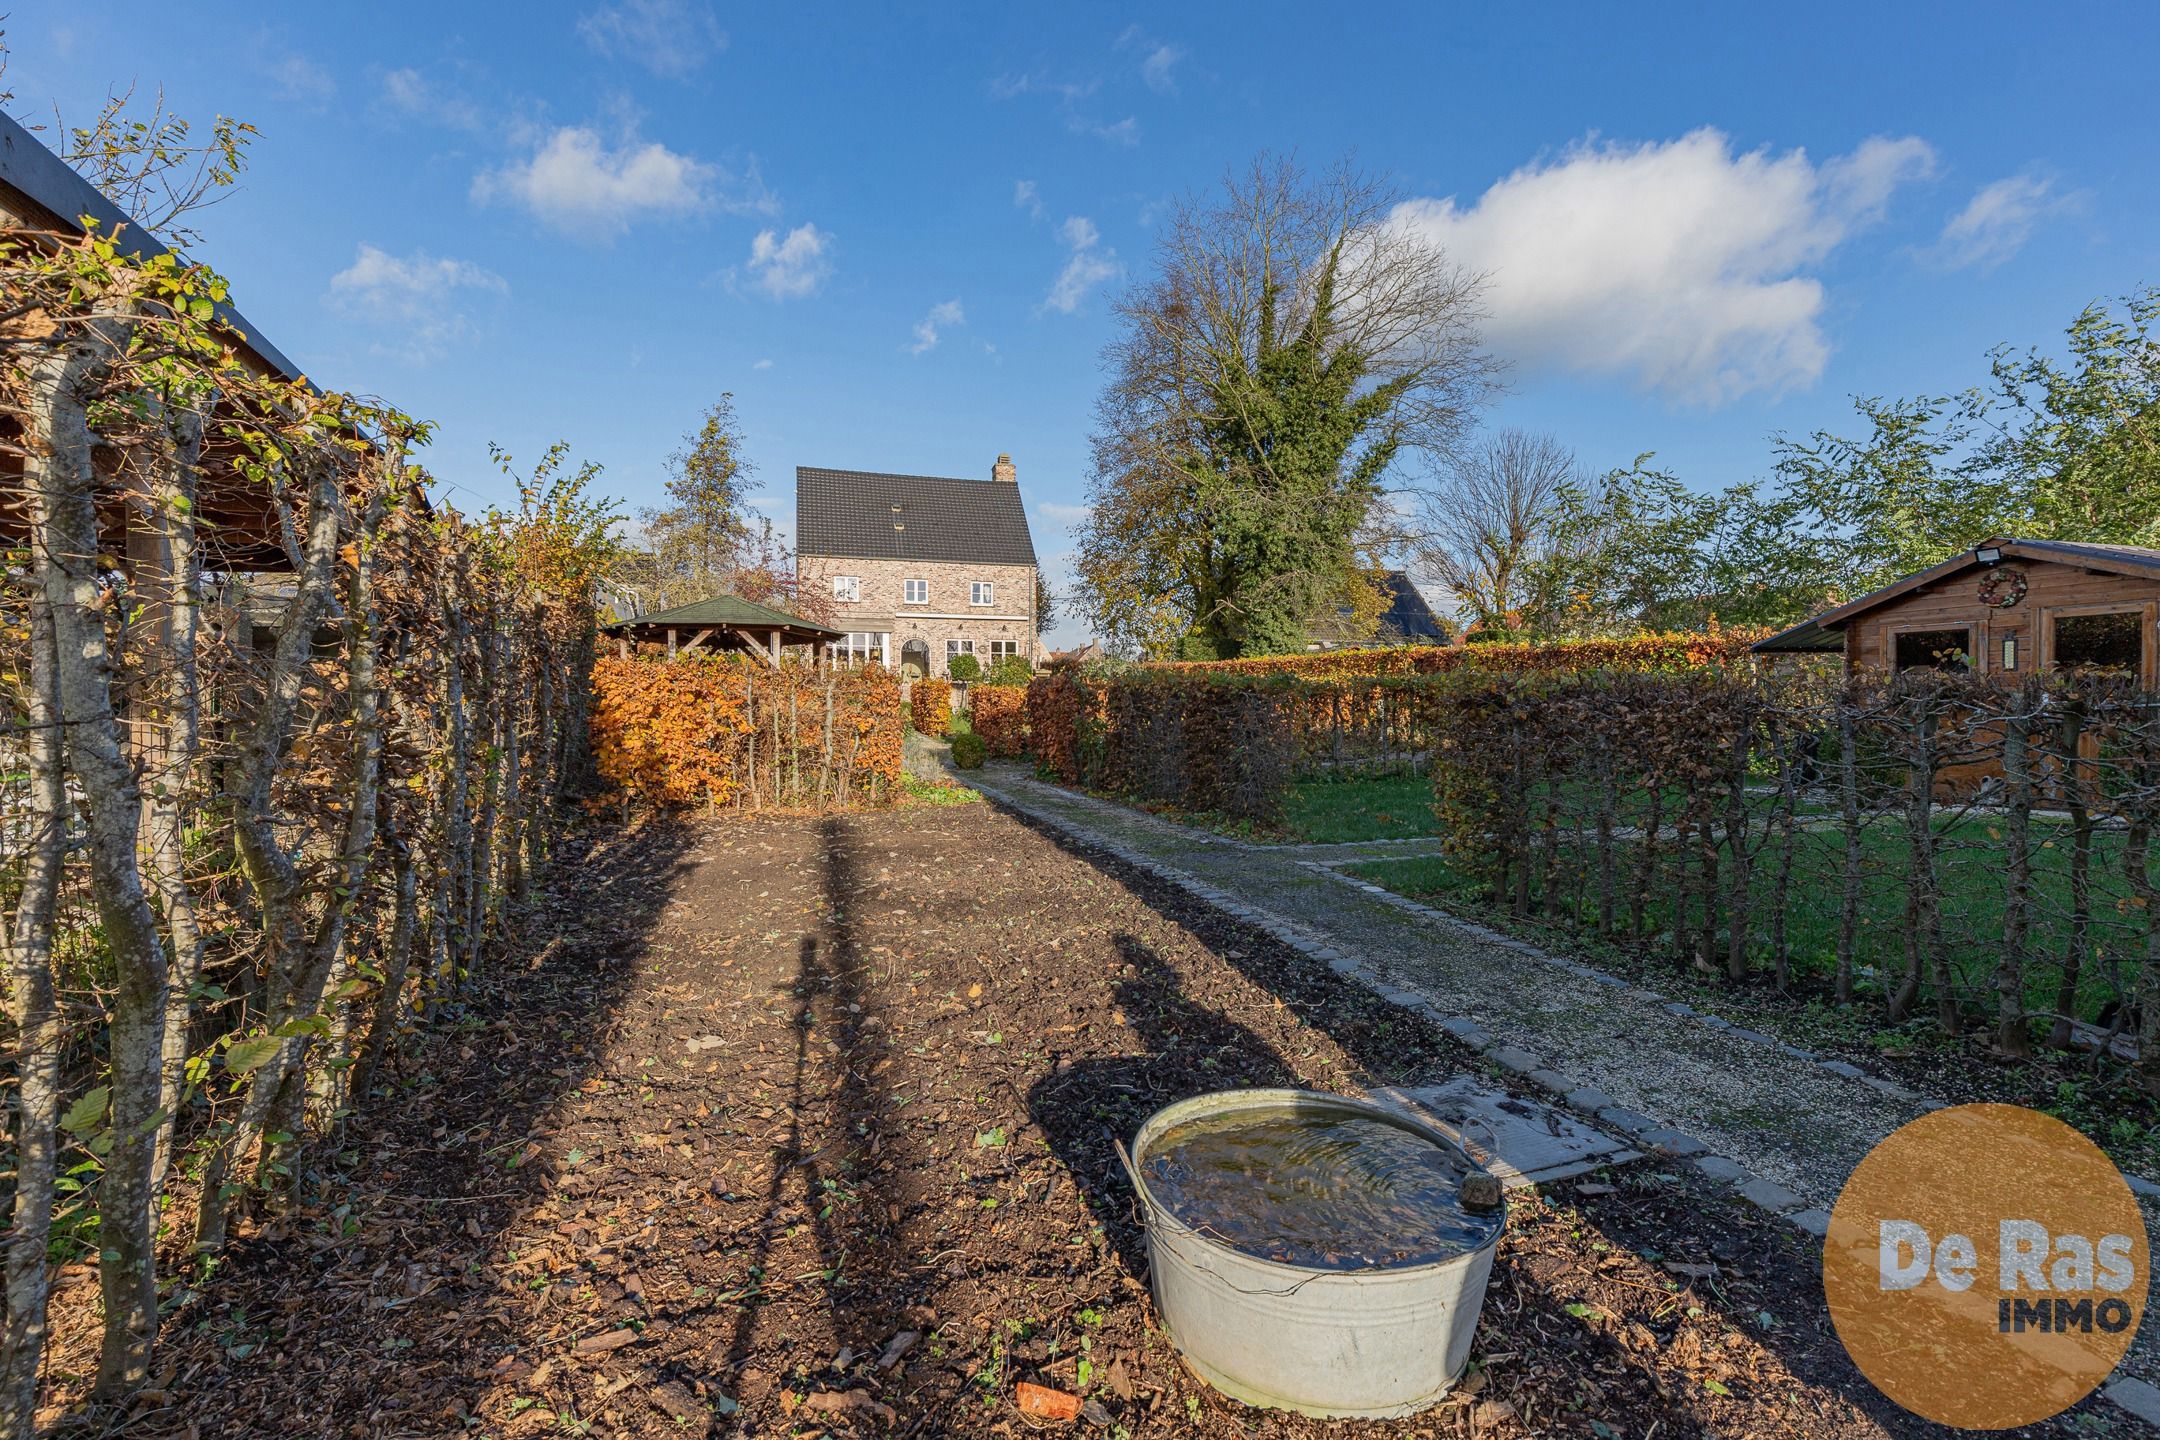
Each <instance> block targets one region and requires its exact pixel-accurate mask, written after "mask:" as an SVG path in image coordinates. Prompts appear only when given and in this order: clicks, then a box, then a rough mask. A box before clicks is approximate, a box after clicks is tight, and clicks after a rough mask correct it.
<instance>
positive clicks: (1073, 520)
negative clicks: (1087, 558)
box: [1035, 500, 1094, 530]
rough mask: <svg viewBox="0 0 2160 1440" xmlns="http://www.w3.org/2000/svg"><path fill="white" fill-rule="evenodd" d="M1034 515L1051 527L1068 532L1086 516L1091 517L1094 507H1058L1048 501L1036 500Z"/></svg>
mask: <svg viewBox="0 0 2160 1440" xmlns="http://www.w3.org/2000/svg"><path fill="white" fill-rule="evenodd" d="M1035 513H1036V514H1038V515H1040V516H1042V517H1043V519H1045V520H1048V521H1049V522H1050V523H1051V524H1053V525H1057V526H1061V527H1063V528H1064V529H1067V530H1070V529H1071V528H1072V527H1073V526H1075V525H1078V524H1080V523H1081V522H1083V521H1084V520H1086V519H1087V518H1088V516H1090V515H1092V514H1093V513H1094V507H1092V506H1088V505H1059V504H1057V503H1056V502H1054V501H1050V500H1038V501H1036V502H1035Z"/></svg>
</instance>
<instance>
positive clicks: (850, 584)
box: [832, 575, 862, 604]
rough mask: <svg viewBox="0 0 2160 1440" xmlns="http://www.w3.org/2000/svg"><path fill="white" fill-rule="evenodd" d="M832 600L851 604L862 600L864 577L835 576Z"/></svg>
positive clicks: (833, 578)
mask: <svg viewBox="0 0 2160 1440" xmlns="http://www.w3.org/2000/svg"><path fill="white" fill-rule="evenodd" d="M832 598H833V599H835V600H840V601H844V602H846V603H849V604H852V603H854V602H855V601H858V600H860V599H862V577H861V576H860V575H835V576H833V577H832Z"/></svg>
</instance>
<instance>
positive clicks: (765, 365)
mask: <svg viewBox="0 0 2160 1440" xmlns="http://www.w3.org/2000/svg"><path fill="white" fill-rule="evenodd" d="M750 368H751V369H752V370H770V369H772V360H771V359H770V358H767V359H763V360H760V361H758V362H757V363H756V364H755V365H752V366H751V367H750Z"/></svg>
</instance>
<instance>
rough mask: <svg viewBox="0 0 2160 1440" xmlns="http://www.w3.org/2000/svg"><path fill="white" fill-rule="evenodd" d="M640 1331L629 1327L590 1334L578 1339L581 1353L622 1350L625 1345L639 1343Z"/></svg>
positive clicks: (603, 1352) (590, 1353) (591, 1353)
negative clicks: (603, 1333) (600, 1333)
mask: <svg viewBox="0 0 2160 1440" xmlns="http://www.w3.org/2000/svg"><path fill="white" fill-rule="evenodd" d="M637 1338H638V1332H637V1331H635V1330H631V1329H629V1328H627V1327H626V1328H624V1329H621V1330H610V1331H608V1332H607V1333H606V1334H605V1335H588V1336H586V1337H585V1338H584V1339H583V1340H580V1341H578V1343H577V1348H576V1352H575V1353H577V1354H579V1355H605V1354H607V1352H608V1351H610V1350H620V1349H622V1347H623V1346H625V1345H634V1344H636V1343H637Z"/></svg>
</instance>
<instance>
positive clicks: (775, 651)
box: [772, 630, 780, 665]
mask: <svg viewBox="0 0 2160 1440" xmlns="http://www.w3.org/2000/svg"><path fill="white" fill-rule="evenodd" d="M772 658H773V663H774V664H775V665H777V664H779V663H780V632H779V631H778V630H775V631H773V632H772Z"/></svg>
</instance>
